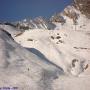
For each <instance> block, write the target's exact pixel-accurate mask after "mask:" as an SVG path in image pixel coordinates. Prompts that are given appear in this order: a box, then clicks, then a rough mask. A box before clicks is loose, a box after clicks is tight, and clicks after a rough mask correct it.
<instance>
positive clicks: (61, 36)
mask: <svg viewBox="0 0 90 90" xmlns="http://www.w3.org/2000/svg"><path fill="white" fill-rule="evenodd" d="M89 34H90V32H86V31H72V30H62V31H59V30H55V31H53V30H50V31H49V30H47V31H43V30H33V31H25V32H24V33H23V34H22V35H20V36H18V37H15V38H14V39H15V41H16V42H18V43H20V44H21V45H22V46H23V47H26V48H32V49H33V48H35V49H37V50H39V51H40V52H42V53H43V54H44V55H45V57H46V58H48V59H49V60H50V61H51V62H53V63H55V64H56V65H57V66H59V67H61V68H63V70H64V72H66V73H69V74H70V73H72V74H73V75H78V74H80V73H82V72H83V71H84V68H85V67H83V65H81V64H84V63H83V62H85V63H87V62H88V61H90V55H89V54H90V43H89V42H90V35H89ZM74 60H76V61H78V63H79V64H80V65H81V66H80V65H79V66H80V67H79V69H80V70H77V69H78V68H76V67H75V68H74V70H72V69H73V68H72V69H71V66H70V65H71V64H72V62H73V61H74Z"/></svg>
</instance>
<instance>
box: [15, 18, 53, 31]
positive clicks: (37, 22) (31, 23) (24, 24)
mask: <svg viewBox="0 0 90 90" xmlns="http://www.w3.org/2000/svg"><path fill="white" fill-rule="evenodd" d="M16 27H18V28H19V29H23V30H27V29H37V28H38V29H44V30H46V29H49V30H51V29H54V28H55V25H54V24H53V23H52V22H50V21H49V20H47V19H44V18H43V17H37V18H35V19H34V20H31V19H30V20H29V19H24V20H23V21H19V22H16Z"/></svg>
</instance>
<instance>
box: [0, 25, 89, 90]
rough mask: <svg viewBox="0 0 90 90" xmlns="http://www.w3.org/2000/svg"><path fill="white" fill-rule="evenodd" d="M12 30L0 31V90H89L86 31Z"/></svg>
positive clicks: (9, 27)
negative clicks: (8, 89)
mask: <svg viewBox="0 0 90 90" xmlns="http://www.w3.org/2000/svg"><path fill="white" fill-rule="evenodd" d="M11 27H12V26H8V25H6V26H4V28H3V27H2V29H0V87H7V86H9V87H14V86H15V87H18V90H67V89H69V90H80V89H82V90H89V89H90V87H89V86H90V67H89V66H90V32H89V31H81V30H80V31H79V30H78V31H75V30H41V29H35V30H26V31H25V32H21V31H20V30H16V29H15V28H13V29H12V31H11ZM19 33H20V34H19ZM12 37H13V38H12ZM72 87H73V89H72Z"/></svg>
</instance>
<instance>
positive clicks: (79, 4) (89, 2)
mask: <svg viewBox="0 0 90 90" xmlns="http://www.w3.org/2000/svg"><path fill="white" fill-rule="evenodd" d="M74 6H75V7H76V8H77V9H79V10H80V11H81V12H82V13H83V14H85V15H86V16H87V17H88V18H90V0H74Z"/></svg>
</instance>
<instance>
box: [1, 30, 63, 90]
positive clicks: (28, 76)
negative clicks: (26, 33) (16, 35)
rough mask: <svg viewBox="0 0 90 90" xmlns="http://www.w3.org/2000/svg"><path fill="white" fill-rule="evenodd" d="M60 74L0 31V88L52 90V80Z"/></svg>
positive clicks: (58, 69) (60, 70)
mask: <svg viewBox="0 0 90 90" xmlns="http://www.w3.org/2000/svg"><path fill="white" fill-rule="evenodd" d="M62 74H63V70H62V69H61V68H60V67H57V66H56V65H54V64H53V63H51V62H50V61H49V60H48V59H46V58H40V57H38V56H37V55H35V54H34V53H32V52H30V51H28V50H26V49H25V48H23V47H22V46H20V45H19V44H17V43H16V42H15V41H14V40H13V38H12V37H11V35H10V34H9V33H8V32H7V30H2V29H0V88H1V87H18V90H53V89H52V82H53V80H54V79H55V78H58V75H62Z"/></svg>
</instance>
